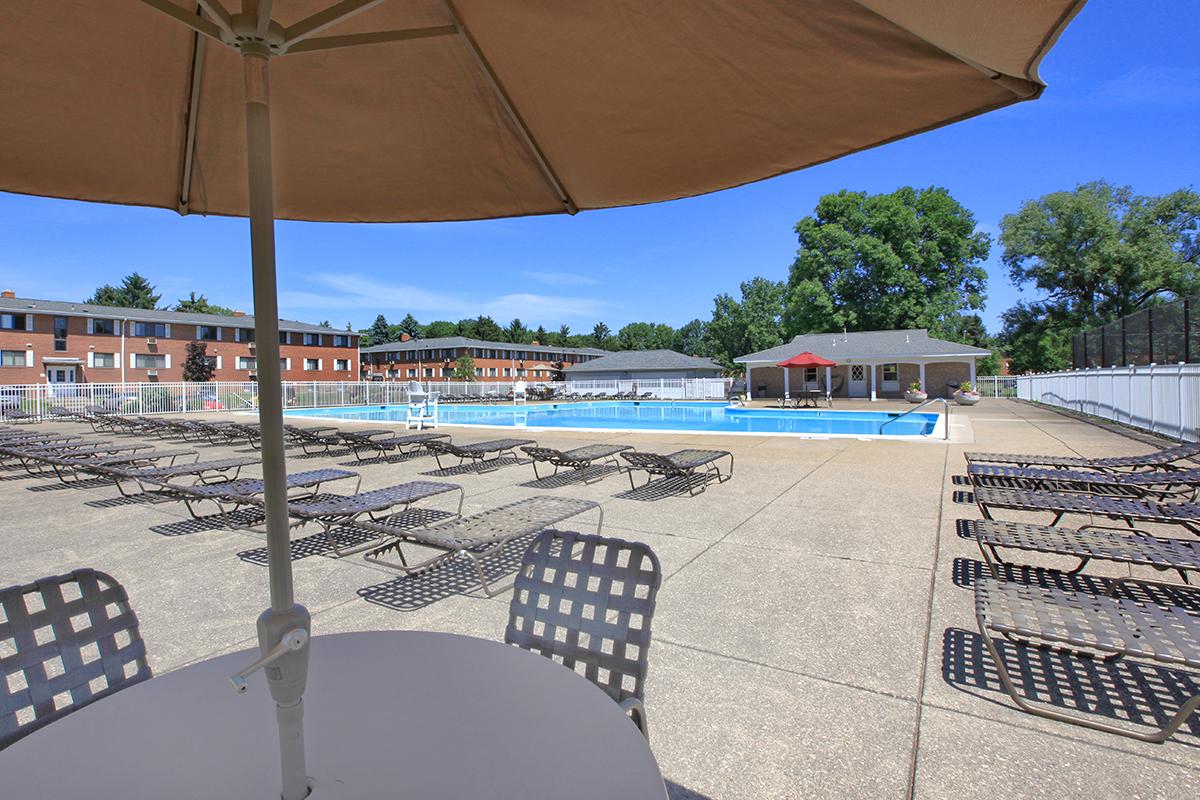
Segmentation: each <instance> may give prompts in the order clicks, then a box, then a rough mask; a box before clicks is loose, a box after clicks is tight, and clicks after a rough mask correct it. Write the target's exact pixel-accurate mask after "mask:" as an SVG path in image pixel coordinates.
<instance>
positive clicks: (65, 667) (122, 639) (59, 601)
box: [0, 569, 150, 750]
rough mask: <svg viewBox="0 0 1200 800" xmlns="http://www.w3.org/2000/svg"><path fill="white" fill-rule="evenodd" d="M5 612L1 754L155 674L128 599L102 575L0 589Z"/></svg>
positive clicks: (77, 574) (87, 572) (84, 573)
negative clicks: (7, 748) (35, 732)
mask: <svg viewBox="0 0 1200 800" xmlns="http://www.w3.org/2000/svg"><path fill="white" fill-rule="evenodd" d="M0 611H2V612H3V613H0V642H4V643H6V644H5V646H4V647H0V676H4V678H6V679H0V750H2V749H4V748H5V747H7V746H9V745H10V744H12V743H13V742H15V741H17V740H18V739H21V738H22V737H24V736H26V735H28V734H30V733H32V732H33V731H35V730H37V729H38V728H41V727H42V726H43V725H46V724H48V723H50V722H53V721H54V720H56V719H59V718H61V717H64V716H66V715H67V714H70V713H71V712H72V711H75V710H76V709H78V708H82V707H83V706H85V705H87V704H88V703H92V702H94V701H96V700H99V699H100V698H102V697H105V696H106V695H110V694H113V693H114V692H117V691H120V690H121V689H124V688H126V687H128V686H132V685H133V684H135V683H139V682H141V681H144V680H146V679H147V678H149V677H150V666H149V665H148V664H147V663H146V645H145V643H144V642H143V641H142V637H141V635H140V634H139V633H138V621H137V616H136V615H134V613H133V609H131V608H130V607H129V597H128V595H126V593H125V589H124V588H122V587H121V584H119V583H117V582H116V581H115V580H113V579H112V578H111V577H109V576H108V575H105V574H104V573H103V572H97V571H96V570H92V569H77V570H75V571H74V572H72V573H70V574H69V575H59V576H56V577H53V578H42V579H41V580H39V581H34V582H33V583H30V584H26V585H24V586H12V587H9V588H7V589H0ZM48 665H55V666H51V668H50V669H47V666H48Z"/></svg>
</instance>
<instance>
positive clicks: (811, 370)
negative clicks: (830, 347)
mask: <svg viewBox="0 0 1200 800" xmlns="http://www.w3.org/2000/svg"><path fill="white" fill-rule="evenodd" d="M816 382H817V368H816V367H805V368H804V383H805V384H806V385H807V384H810V383H816Z"/></svg>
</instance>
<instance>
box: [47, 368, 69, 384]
mask: <svg viewBox="0 0 1200 800" xmlns="http://www.w3.org/2000/svg"><path fill="white" fill-rule="evenodd" d="M46 382H47V383H74V382H75V368H74V367H47V368H46Z"/></svg>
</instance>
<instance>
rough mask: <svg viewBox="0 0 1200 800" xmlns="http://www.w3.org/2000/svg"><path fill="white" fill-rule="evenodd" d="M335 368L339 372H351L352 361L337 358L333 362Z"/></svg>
mask: <svg viewBox="0 0 1200 800" xmlns="http://www.w3.org/2000/svg"><path fill="white" fill-rule="evenodd" d="M333 368H334V369H336V370H337V371H338V372H349V371H350V359H348V358H335V359H334V360H333Z"/></svg>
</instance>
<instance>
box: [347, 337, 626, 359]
mask: <svg viewBox="0 0 1200 800" xmlns="http://www.w3.org/2000/svg"><path fill="white" fill-rule="evenodd" d="M464 347H482V348H486V349H489V350H525V351H526V352H530V353H546V354H548V355H553V354H555V353H583V354H585V355H603V354H604V353H607V352H608V351H607V350H597V349H596V348H594V347H552V346H550V345H545V344H516V343H514V342H487V341H484V340H483V339H469V338H467V337H466V336H443V337H442V338H440V339H409V340H408V341H407V342H386V343H384V344H373V345H371V346H370V347H364V348H363V349H362V352H363V353H390V352H401V353H402V352H405V351H407V350H439V349H447V350H449V349H455V350H457V349H461V348H464Z"/></svg>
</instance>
